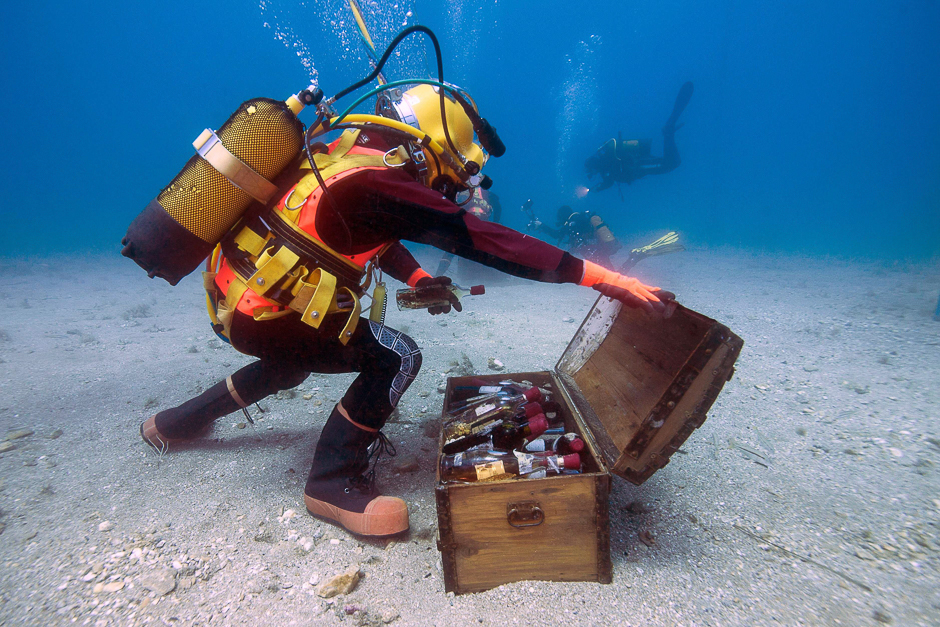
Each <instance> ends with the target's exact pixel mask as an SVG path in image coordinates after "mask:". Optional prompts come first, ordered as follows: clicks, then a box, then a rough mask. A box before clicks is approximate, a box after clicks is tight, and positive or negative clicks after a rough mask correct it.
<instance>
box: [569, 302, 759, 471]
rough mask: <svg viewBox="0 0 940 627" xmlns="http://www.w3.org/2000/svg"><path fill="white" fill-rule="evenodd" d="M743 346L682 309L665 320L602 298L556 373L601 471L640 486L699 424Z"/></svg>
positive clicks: (708, 321) (727, 332)
mask: <svg viewBox="0 0 940 627" xmlns="http://www.w3.org/2000/svg"><path fill="white" fill-rule="evenodd" d="M743 345H744V342H743V341H742V340H741V338H739V337H738V336H737V335H735V334H734V333H732V332H731V331H730V330H729V329H728V328H727V327H726V326H724V325H722V324H719V323H718V322H716V321H714V320H712V319H711V318H708V317H706V316H703V315H702V314H700V313H697V312H695V311H693V310H691V309H688V308H686V307H683V306H682V305H679V306H678V307H677V308H676V311H675V313H674V314H673V315H672V316H671V317H669V318H667V319H663V318H659V317H656V316H651V315H648V314H646V313H645V312H643V311H641V310H639V309H633V308H630V307H623V306H622V305H621V303H620V302H618V301H614V300H611V299H609V298H606V297H603V296H602V297H600V298H599V299H598V300H597V302H595V303H594V306H593V307H592V308H591V311H590V312H588V315H587V317H586V318H585V319H584V322H583V323H581V327H580V328H579V329H578V331H577V333H576V334H575V336H574V338H572V340H571V342H570V343H569V344H568V347H567V348H566V349H565V352H564V353H563V354H562V356H561V359H560V360H559V361H558V363H557V364H556V366H555V372H556V374H557V375H558V377H559V379H560V380H561V381H562V383H563V384H564V385H565V387H566V391H567V392H568V395H569V397H570V398H571V401H572V403H573V405H574V408H575V409H576V410H577V411H578V412H579V413H580V415H581V418H582V420H583V422H584V424H585V426H586V427H587V429H588V430H589V431H590V432H591V436H592V437H593V438H594V441H595V443H596V444H597V449H598V452H599V453H600V454H601V455H602V457H603V458H604V461H605V463H606V464H607V467H608V468H609V469H610V471H611V472H613V473H614V474H617V475H620V476H621V477H624V478H625V479H627V480H628V481H631V482H632V483H635V484H637V485H639V484H641V483H643V482H644V481H646V479H648V478H649V477H650V475H652V474H653V473H654V472H656V470H658V469H659V468H662V467H663V466H665V465H666V463H667V462H668V461H669V457H670V456H671V455H672V454H673V453H674V452H675V451H676V450H677V449H678V448H679V447H680V446H681V445H682V443H683V442H685V440H686V438H688V437H689V435H690V434H691V433H692V431H693V430H695V429H696V428H697V427H699V426H700V425H701V424H702V423H703V422H704V421H705V417H706V412H707V411H708V409H709V408H710V407H711V406H712V403H714V402H715V399H716V398H717V397H718V394H719V392H721V388H722V387H723V386H724V384H725V382H726V381H727V380H728V379H730V378H731V375H732V374H733V373H734V362H735V360H736V359H737V357H738V354H739V353H740V352H741V347H742V346H743Z"/></svg>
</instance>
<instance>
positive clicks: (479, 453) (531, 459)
mask: <svg viewBox="0 0 940 627" xmlns="http://www.w3.org/2000/svg"><path fill="white" fill-rule="evenodd" d="M580 468H581V457H580V456H579V455H578V454H577V453H573V454H571V455H535V454H533V453H522V452H520V451H487V450H480V449H475V450H470V451H466V452H463V453H457V454H455V455H442V456H441V481H468V482H472V481H486V480H488V479H506V478H512V477H513V476H516V477H518V476H520V475H528V474H531V473H533V472H535V471H537V470H541V469H544V471H545V473H546V474H553V475H557V474H561V472H562V471H564V470H567V469H570V470H579V469H580Z"/></svg>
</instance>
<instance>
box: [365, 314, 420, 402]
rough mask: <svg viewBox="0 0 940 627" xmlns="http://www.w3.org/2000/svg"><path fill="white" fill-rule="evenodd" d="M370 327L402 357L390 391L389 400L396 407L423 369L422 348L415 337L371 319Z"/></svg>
mask: <svg viewBox="0 0 940 627" xmlns="http://www.w3.org/2000/svg"><path fill="white" fill-rule="evenodd" d="M369 328H370V330H371V331H372V335H373V336H375V339H376V340H378V342H379V344H381V345H382V346H384V347H385V348H387V349H389V350H391V351H392V352H393V353H395V354H396V355H398V357H399V358H400V365H399V367H398V372H397V373H396V374H395V377H394V379H392V386H391V389H389V392H388V402H389V403H390V404H391V406H392V407H393V408H394V407H396V406H397V405H398V401H399V399H400V398H401V396H402V394H404V393H405V390H407V389H408V386H410V385H411V382H412V381H414V380H415V377H416V376H418V371H420V370H421V349H420V348H418V345H417V344H416V343H415V341H414V340H413V339H411V338H410V337H408V336H407V335H405V334H404V333H402V332H401V331H396V330H395V329H392V328H389V327H387V326H385V325H384V324H379V323H378V322H373V321H371V320H370V321H369Z"/></svg>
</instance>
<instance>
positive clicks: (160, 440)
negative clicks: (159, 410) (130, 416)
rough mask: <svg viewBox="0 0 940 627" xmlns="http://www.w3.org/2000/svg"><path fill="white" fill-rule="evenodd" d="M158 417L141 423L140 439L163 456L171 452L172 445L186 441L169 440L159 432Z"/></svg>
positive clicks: (152, 417)
mask: <svg viewBox="0 0 940 627" xmlns="http://www.w3.org/2000/svg"><path fill="white" fill-rule="evenodd" d="M156 417H157V415H156V414H154V415H153V416H151V417H150V418H147V420H145V421H143V422H142V423H140V438H141V439H142V440H143V441H144V442H146V443H147V444H149V445H150V447H151V448H152V449H153V450H155V451H156V452H157V453H158V454H160V455H162V454H164V453H166V452H167V451H168V450H170V444H173V443H175V442H185V441H186V440H176V439H173V438H168V437H166V436H164V435H162V434H161V433H160V432H159V431H157V423H156V420H155V419H156Z"/></svg>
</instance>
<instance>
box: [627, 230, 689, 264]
mask: <svg viewBox="0 0 940 627" xmlns="http://www.w3.org/2000/svg"><path fill="white" fill-rule="evenodd" d="M682 250H685V246H683V245H682V244H680V243H679V234H678V233H676V232H675V231H669V232H668V233H666V234H665V235H663V236H662V237H660V238H659V239H658V240H656V241H655V242H650V243H649V244H647V245H646V246H641V247H640V248H634V249H633V250H631V251H630V256H629V257H627V260H626V261H624V262H623V265H622V266H620V272H626V271H627V270H629V269H630V268H632V267H633V266H635V265H636V264H637V263H639V262H640V261H642V260H643V259H646V258H647V257H655V256H656V255H665V254H668V253H677V252H679V251H682Z"/></svg>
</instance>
